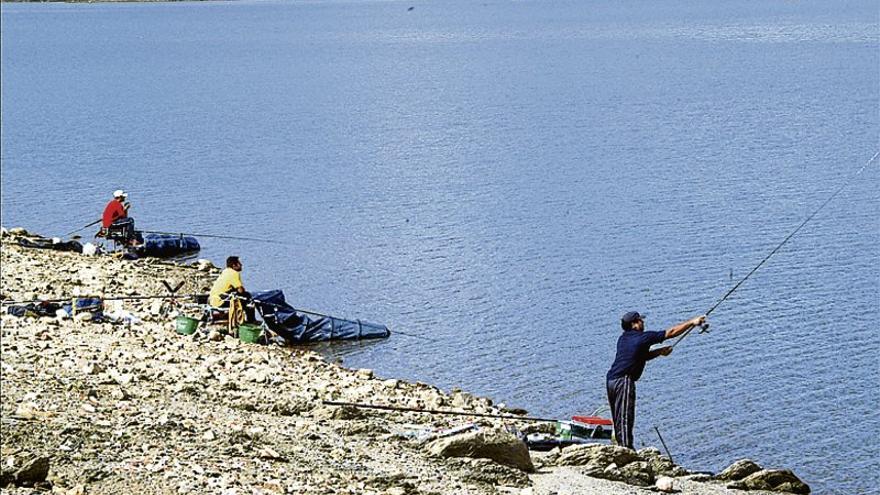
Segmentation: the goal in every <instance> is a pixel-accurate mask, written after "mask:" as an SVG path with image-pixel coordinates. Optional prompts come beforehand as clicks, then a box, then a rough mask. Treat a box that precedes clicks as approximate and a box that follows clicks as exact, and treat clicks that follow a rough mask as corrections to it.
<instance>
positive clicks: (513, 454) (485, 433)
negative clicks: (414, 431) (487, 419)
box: [425, 429, 535, 472]
mask: <svg viewBox="0 0 880 495" xmlns="http://www.w3.org/2000/svg"><path fill="white" fill-rule="evenodd" d="M425 448H426V449H427V450H428V452H429V454H430V455H432V456H435V457H474V458H484V459H492V460H493V461H495V462H497V463H498V464H502V465H504V466H510V467H515V468H517V469H521V470H523V471H527V472H532V471H534V470H535V466H534V465H533V464H532V458H531V457H530V456H529V449H528V447H526V444H525V443H524V442H523V441H522V440H520V439H519V438H517V437H516V436H515V435H513V434H512V433H509V432H507V431H504V430H502V429H490V430H478V431H469V432H465V433H462V434H459V435H453V436H450V437H446V438H440V439H437V440H434V441H432V442H429V443H428V444H427V445H426V446H425Z"/></svg>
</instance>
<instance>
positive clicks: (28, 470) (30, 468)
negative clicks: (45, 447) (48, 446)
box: [15, 456, 49, 486]
mask: <svg viewBox="0 0 880 495" xmlns="http://www.w3.org/2000/svg"><path fill="white" fill-rule="evenodd" d="M48 475H49V458H48V457H46V456H37V457H34V458H32V459H30V460H28V461H27V462H25V463H24V464H23V465H22V466H21V468H19V469H18V471H16V472H15V484H16V485H18V486H34V485H35V484H37V483H41V482H43V481H46V476H48Z"/></svg>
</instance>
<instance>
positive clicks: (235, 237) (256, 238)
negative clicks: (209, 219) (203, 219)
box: [139, 230, 284, 244]
mask: <svg viewBox="0 0 880 495" xmlns="http://www.w3.org/2000/svg"><path fill="white" fill-rule="evenodd" d="M139 232H142V233H144V234H163V235H191V236H193V237H213V238H216V239H232V240H236V241H253V242H268V243H270V244H284V243H283V242H281V241H275V240H272V239H260V238H258V237H238V236H234V235H215V234H193V233H190V232H160V231H158V230H141V231H139Z"/></svg>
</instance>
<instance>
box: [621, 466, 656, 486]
mask: <svg viewBox="0 0 880 495" xmlns="http://www.w3.org/2000/svg"><path fill="white" fill-rule="evenodd" d="M619 472H620V480H621V481H623V482H624V483H626V484H627V485H633V486H651V485H653V484H654V473H653V472H652V471H651V466H650V465H648V463H647V462H645V461H635V462H630V463H629V464H627V465H625V466H623V467H622V468H620V469H619Z"/></svg>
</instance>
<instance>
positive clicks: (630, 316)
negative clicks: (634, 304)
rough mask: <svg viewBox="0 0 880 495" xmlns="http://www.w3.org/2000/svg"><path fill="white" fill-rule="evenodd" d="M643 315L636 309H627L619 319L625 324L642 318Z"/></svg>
mask: <svg viewBox="0 0 880 495" xmlns="http://www.w3.org/2000/svg"><path fill="white" fill-rule="evenodd" d="M644 319H645V315H643V314H640V313H639V312H638V311H629V312H627V313H626V314H624V315H623V318H621V319H620V322H621V323H625V324H627V325H630V324H633V323H635V322H637V321H639V320H644Z"/></svg>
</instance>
